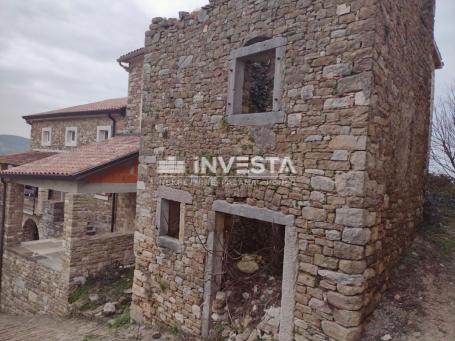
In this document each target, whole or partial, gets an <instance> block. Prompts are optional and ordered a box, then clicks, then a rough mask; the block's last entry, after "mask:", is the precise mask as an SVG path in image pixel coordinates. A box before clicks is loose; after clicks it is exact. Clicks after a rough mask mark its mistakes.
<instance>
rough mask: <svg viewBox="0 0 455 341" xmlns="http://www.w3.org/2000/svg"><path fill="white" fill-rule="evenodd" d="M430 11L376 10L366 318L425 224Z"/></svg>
mask: <svg viewBox="0 0 455 341" xmlns="http://www.w3.org/2000/svg"><path fill="white" fill-rule="evenodd" d="M434 5H435V2H434V1H431V0H430V1H429V0H424V1H422V0H419V1H391V0H387V1H382V2H381V3H380V5H379V6H378V16H377V20H376V28H377V33H378V34H377V36H376V44H375V47H374V53H375V55H376V56H377V58H376V59H375V60H374V63H373V74H374V80H375V87H374V89H375V91H374V97H373V100H372V109H373V110H372V113H371V118H370V120H369V126H368V130H369V146H368V156H367V170H368V175H369V182H368V189H367V190H368V204H369V205H371V206H372V207H375V209H376V224H375V226H374V227H373V228H372V229H371V232H372V238H371V242H370V243H369V245H368V246H367V250H366V251H367V253H366V256H367V263H368V271H369V272H368V277H367V279H368V280H369V284H371V285H370V287H369V289H368V294H367V295H366V296H365V297H366V300H365V302H366V303H369V306H368V308H367V313H368V312H369V311H371V310H372V309H373V308H374V306H375V305H376V304H377V302H378V300H379V299H380V298H381V296H382V293H383V292H384V290H385V289H386V288H387V280H388V277H389V274H390V270H391V269H392V268H393V266H394V265H395V264H396V262H397V261H398V260H399V259H400V257H401V256H402V255H403V253H404V252H406V251H407V249H408V246H409V245H410V243H412V241H413V238H414V233H415V230H416V228H417V226H418V225H419V224H420V222H421V220H422V209H423V202H424V182H425V174H426V171H427V156H428V142H427V141H428V139H429V133H430V129H429V127H430V124H431V122H430V120H431V117H430V113H431V110H432V109H431V105H432V98H431V96H432V86H433V84H432V81H433V74H434V65H435V63H436V61H435V60H433V49H432V41H433V26H434V19H433V18H434ZM402 25H404V26H405V27H406V31H405V32H404V31H403V29H402V27H403V26H402ZM404 40H405V41H406V42H405V43H404ZM403 61H405V62H403Z"/></svg>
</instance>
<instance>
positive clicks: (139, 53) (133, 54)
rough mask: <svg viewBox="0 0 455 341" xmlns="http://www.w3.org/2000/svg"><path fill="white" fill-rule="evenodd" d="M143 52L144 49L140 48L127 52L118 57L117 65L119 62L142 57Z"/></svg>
mask: <svg viewBox="0 0 455 341" xmlns="http://www.w3.org/2000/svg"><path fill="white" fill-rule="evenodd" d="M144 52H145V48H143V47H141V48H140V49H136V50H134V51H131V52H128V53H126V54H124V55H123V56H120V57H119V58H118V59H117V61H118V62H119V63H121V62H127V61H129V60H130V59H133V58H136V57H139V56H142V55H143V54H144Z"/></svg>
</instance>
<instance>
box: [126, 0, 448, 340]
mask: <svg viewBox="0 0 455 341" xmlns="http://www.w3.org/2000/svg"><path fill="white" fill-rule="evenodd" d="M434 10H435V2H434V0H393V1H392V0H381V1H380V0H352V1H346V0H343V1H342V0H312V1H308V0H281V1H255V0H242V1H230V0H210V4H209V5H207V6H205V7H204V8H202V9H201V10H200V11H196V12H193V13H186V12H181V13H180V15H179V18H178V19H163V18H154V19H153V20H152V24H151V25H150V29H149V30H148V31H147V32H146V35H145V50H144V65H143V70H142V85H141V88H142V102H141V108H142V110H141V111H142V121H141V122H142V124H141V129H142V134H141V148H140V157H139V161H140V164H139V174H138V177H139V178H138V180H139V181H138V191H137V216H136V235H135V242H134V243H135V252H136V269H135V278H134V285H133V305H132V308H131V315H132V317H133V318H134V319H135V320H137V321H141V322H145V323H151V322H160V323H165V324H168V325H175V326H178V327H179V328H181V329H182V330H183V331H185V332H188V333H190V334H193V335H198V336H200V337H208V336H209V335H210V331H211V330H213V326H214V324H215V323H216V322H217V321H218V319H219V318H220V316H219V314H214V311H215V310H216V309H219V308H220V305H219V303H220V302H218V301H220V300H224V299H225V297H226V296H223V294H222V292H223V290H226V277H227V275H228V273H227V272H226V261H227V259H226V254H227V252H226V250H228V249H229V248H230V245H229V244H230V239H228V238H227V237H228V236H230V235H229V234H228V232H229V231H230V232H229V233H232V231H234V232H235V233H237V234H240V240H242V241H246V242H247V241H248V240H249V239H252V238H256V237H257V236H256V235H261V236H262V237H263V238H265V239H267V240H265V243H269V244H270V243H272V244H274V243H275V241H276V242H278V240H281V241H282V244H283V245H282V248H281V249H279V251H277V252H276V253H275V254H274V257H275V258H277V259H278V258H279V259H280V260H281V263H282V267H281V270H280V274H278V277H279V278H280V280H281V293H280V294H281V303H279V306H280V307H279V308H280V309H279V316H278V320H279V339H280V340H356V339H359V338H360V334H361V332H362V324H363V321H364V320H365V318H366V317H367V316H368V315H369V314H370V313H371V312H372V311H373V310H374V308H375V306H376V305H377V304H378V302H379V301H380V299H381V296H382V295H383V293H384V291H385V290H386V289H387V282H388V281H387V280H388V277H389V274H390V270H391V269H392V268H393V267H394V265H395V264H396V262H397V261H398V260H399V259H400V257H401V255H403V253H404V252H405V250H406V248H407V246H409V244H410V243H411V241H412V238H413V235H414V231H415V228H416V226H417V225H418V224H419V223H420V221H421V219H422V207H423V185H424V178H425V174H426V169H427V155H428V141H429V131H430V129H429V127H430V120H431V110H432V99H433V98H432V96H433V78H434V71H435V68H438V67H441V66H442V63H441V60H440V56H439V54H438V52H437V47H436V46H435V43H434V39H433V28H434ZM138 78H139V76H138ZM138 88H139V87H138ZM257 155H259V156H263V157H264V156H266V157H268V158H269V159H268V160H273V159H281V158H289V159H290V160H292V162H293V165H294V168H295V172H292V174H291V176H289V174H288V173H286V174H284V173H283V174H278V175H276V176H275V178H276V180H279V181H278V182H276V181H271V180H270V178H269V177H265V178H261V177H260V176H250V177H248V176H247V177H245V176H241V177H240V179H238V177H237V179H236V180H237V182H236V183H230V182H229V181H225V180H232V179H233V177H232V176H230V175H231V174H229V176H226V174H224V175H222V176H221V175H220V174H219V173H217V172H216V171H213V172H211V173H210V172H209V174H208V176H207V177H205V178H208V179H209V180H210V181H209V182H208V183H206V182H204V183H202V182H198V181H194V180H195V179H196V180H198V179H200V178H201V177H199V178H198V177H196V176H195V174H193V173H191V172H190V174H189V175H188V169H190V167H191V166H192V163H193V161H194V160H195V159H197V158H198V157H199V158H200V157H202V156H206V157H207V156H209V157H210V158H211V160H218V157H227V158H229V157H230V156H240V157H241V160H242V162H243V163H242V165H241V166H240V168H241V167H245V166H244V164H245V162H247V163H248V160H251V158H253V157H254V156H257ZM165 160H167V161H166V162H168V163H167V165H173V166H179V167H183V170H185V169H186V170H187V174H186V175H188V176H163V174H164V173H166V172H162V171H160V167H161V166H162V165H163V163H162V162H163V161H165ZM245 160H247V161H245ZM270 163H271V164H272V161H270ZM185 166H186V167H185ZM247 166H248V165H247ZM180 169H181V168H180ZM169 174H171V175H172V172H171V171H169V172H168V174H167V175H169ZM238 174H240V173H239V172H237V175H238ZM242 174H244V173H242ZM247 180H251V181H247ZM239 221H240V222H242V221H249V225H250V226H257V229H256V232H257V233H249V234H248V233H245V234H243V235H242V233H243V231H244V230H242V229H240V228H238V226H239V224H238V222H239ZM277 228H278V231H279V232H278V234H279V237H277V238H273V237H272V236H275V232H272V231H276V230H277ZM245 231H246V230H245ZM267 237H268V238H267ZM242 250H244V249H242ZM250 251H251V250H250ZM252 251H253V252H254V251H256V252H257V253H259V252H260V250H252ZM262 259H263V260H264V261H267V255H265V256H263V257H262ZM231 289H232V288H231ZM223 297H224V298H223ZM245 304H246V303H245ZM215 306H217V307H215Z"/></svg>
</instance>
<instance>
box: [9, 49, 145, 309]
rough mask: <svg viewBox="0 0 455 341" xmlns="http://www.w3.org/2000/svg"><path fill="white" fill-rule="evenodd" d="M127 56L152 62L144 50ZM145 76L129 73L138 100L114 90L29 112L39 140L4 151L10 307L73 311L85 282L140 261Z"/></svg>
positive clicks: (132, 62)
mask: <svg viewBox="0 0 455 341" xmlns="http://www.w3.org/2000/svg"><path fill="white" fill-rule="evenodd" d="M121 59H122V62H123V63H128V64H129V67H130V69H131V70H133V71H134V70H135V68H136V69H137V68H140V69H142V60H141V55H140V51H139V52H138V51H136V54H135V56H134V60H131V59H130V58H129V57H128V56H123V57H121ZM138 65H139V66H138ZM134 77H136V75H134V73H133V74H130V79H135V78H134ZM137 82H138V81H137V80H135V81H134V82H133V81H131V82H130V83H129V94H130V98H129V100H130V103H128V100H127V98H119V99H110V100H105V101H100V102H96V103H90V104H84V105H79V106H76V107H70V108H64V109H60V110H54V111H50V112H46V113H41V114H34V115H29V116H24V119H25V120H26V121H27V123H29V124H30V125H31V147H32V150H31V151H30V152H27V153H21V154H15V155H8V156H2V157H0V164H1V165H2V170H3V171H2V173H1V174H0V175H1V177H2V181H3V182H2V195H1V198H5V200H4V203H3V205H2V208H3V209H2V220H1V221H2V228H1V229H0V232H1V233H0V236H1V239H2V240H4V241H5V242H4V243H2V242H1V241H0V245H4V248H0V250H1V252H0V255H1V256H0V259H1V261H2V262H0V277H1V309H2V310H3V309H4V310H6V311H9V312H15V313H49V314H57V315H65V314H67V313H68V307H69V305H68V297H69V295H70V293H71V292H72V290H73V289H74V288H75V287H76V286H77V285H79V284H80V283H82V282H84V281H85V280H86V279H87V278H88V277H97V276H100V275H102V274H103V273H104V272H105V271H110V270H111V269H112V268H113V267H118V266H131V265H132V264H134V253H133V234H134V218H135V214H136V183H137V169H138V150H139V137H138V136H136V135H137V134H138V132H139V130H140V128H139V127H140V112H139V110H140V107H139V106H138V105H135V104H134V103H140V99H139V100H137V99H135V98H134V96H136V97H137V96H140V92H138V91H137V90H135V86H136V84H137ZM133 93H135V95H133ZM3 212H4V218H3Z"/></svg>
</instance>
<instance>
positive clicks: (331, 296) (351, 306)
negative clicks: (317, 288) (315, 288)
mask: <svg viewBox="0 0 455 341" xmlns="http://www.w3.org/2000/svg"><path fill="white" fill-rule="evenodd" d="M327 301H328V302H329V303H330V304H331V305H333V306H335V307H337V308H340V309H346V310H360V309H361V308H362V307H363V298H362V296H345V295H342V294H340V293H337V292H333V291H329V292H328V293H327Z"/></svg>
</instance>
